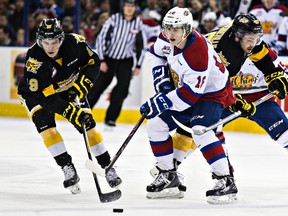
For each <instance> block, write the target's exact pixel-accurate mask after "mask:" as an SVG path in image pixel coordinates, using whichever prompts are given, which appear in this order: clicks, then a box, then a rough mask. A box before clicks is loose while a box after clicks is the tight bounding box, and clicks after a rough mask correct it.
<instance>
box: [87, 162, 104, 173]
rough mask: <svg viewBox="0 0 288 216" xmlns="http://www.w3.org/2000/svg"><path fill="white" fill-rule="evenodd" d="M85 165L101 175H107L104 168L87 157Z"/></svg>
mask: <svg viewBox="0 0 288 216" xmlns="http://www.w3.org/2000/svg"><path fill="white" fill-rule="evenodd" d="M85 167H86V168H87V169H88V170H90V171H91V172H93V173H95V174H97V175H99V176H101V177H105V170H104V169H102V168H101V167H100V166H99V165H97V164H95V163H94V162H93V161H91V160H89V159H87V160H86V162H85Z"/></svg>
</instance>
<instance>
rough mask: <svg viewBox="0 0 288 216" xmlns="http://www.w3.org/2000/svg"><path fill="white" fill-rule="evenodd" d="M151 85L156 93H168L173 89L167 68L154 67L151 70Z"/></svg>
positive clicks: (162, 66)
mask: <svg viewBox="0 0 288 216" xmlns="http://www.w3.org/2000/svg"><path fill="white" fill-rule="evenodd" d="M152 74H153V84H154V89H155V92H156V93H159V92H163V93H164V94H167V93H169V92H170V91H172V90H173V89H174V86H173V84H172V83H171V81H170V76H169V69H168V67H167V66H164V65H161V66H156V67H154V68H153V69H152Z"/></svg>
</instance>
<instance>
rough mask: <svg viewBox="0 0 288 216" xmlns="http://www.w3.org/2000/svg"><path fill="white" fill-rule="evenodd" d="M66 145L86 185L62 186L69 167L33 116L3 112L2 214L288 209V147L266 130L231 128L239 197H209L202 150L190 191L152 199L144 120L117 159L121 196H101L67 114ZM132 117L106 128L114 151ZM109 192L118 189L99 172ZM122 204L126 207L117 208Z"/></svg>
mask: <svg viewBox="0 0 288 216" xmlns="http://www.w3.org/2000/svg"><path fill="white" fill-rule="evenodd" d="M57 126H58V129H59V131H60V133H61V134H62V136H63V138H64V141H65V143H66V147H67V149H68V152H69V153H70V154H71V155H72V157H73V162H74V164H75V166H76V168H77V171H78V174H79V176H80V179H81V180H80V186H81V189H82V193H80V194H78V195H72V194H70V192H69V191H68V190H67V189H64V188H63V186H62V182H63V173H62V171H61V169H60V168H59V167H58V166H57V165H56V163H55V162H54V159H53V158H52V157H51V156H50V154H49V152H48V151H47V150H46V148H45V146H44V144H43V143H42V140H41V137H40V135H39V134H38V133H37V131H36V129H35V128H34V125H33V124H32V122H31V121H30V120H28V119H17V118H3V117H2V118H0V135H1V136H0V137H1V142H0V215H1V216H2V215H3V216H4V215H5V216H16V215H17V216H18V215H19V216H20V215H21V216H34V215H40V216H42V215H43V216H50V215H59V216H74V215H77V216H78V215H79V216H80V215H81V216H86V215H87V216H102V215H103V216H109V215H115V214H121V215H123V216H124V215H131V216H132V215H133V216H142V215H145V216H148V215H149V216H160V215H165V216H170V215H171V216H172V215H179V216H180V215H181V216H186V215H191V216H192V215H194V216H199V215H200V216H202V215H203V216H206V215H207V216H208V215H209V216H210V215H211V216H226V215H227V216H228V215H229V216H240V215H241V216H250V215H251V216H258V215H259V216H278V215H279V216H282V215H283V216H284V215H285V216H286V215H287V214H288V213H287V212H288V174H287V172H288V170H287V164H288V152H287V151H286V150H284V149H282V148H281V147H280V146H279V145H278V144H277V143H276V142H274V141H272V140H271V139H270V137H269V136H268V135H255V134H245V133H226V141H227V147H228V149H229V154H230V160H231V162H232V164H233V165H234V168H235V176H236V184H237V186H238V189H239V193H238V201H237V202H235V203H233V204H229V205H220V206H219V205H210V204H208V203H207V202H206V197H205V192H206V190H209V189H211V188H212V187H213V186H214V182H213V181H212V179H211V177H210V176H211V174H210V168H209V166H208V165H207V164H206V162H205V160H204V159H203V157H202V155H201V154H200V152H199V151H196V152H195V153H194V154H193V155H190V156H189V157H188V158H187V159H186V160H185V161H184V163H183V164H182V165H181V166H180V170H179V171H180V172H181V173H183V174H184V175H185V184H186V186H187V188H188V189H187V192H186V193H185V198H183V199H177V200H167V199H162V200H149V199H147V198H146V197H145V195H146V192H145V188H146V185H147V184H150V183H151V182H152V181H153V179H152V177H150V175H149V170H150V169H151V168H152V167H153V164H154V162H155V161H154V158H153V155H152V152H151V149H150V146H149V144H148V138H147V136H146V131H145V125H142V126H141V127H140V128H139V130H138V131H137V133H136V134H135V136H134V137H133V138H132V140H131V141H130V143H129V144H128V146H127V147H126V149H125V150H124V152H123V153H122V155H121V156H120V158H119V160H118V161H117V162H116V164H115V165H117V171H118V174H119V175H120V177H121V178H122V179H123V184H122V186H121V188H120V189H121V191H122V197H121V198H120V199H119V200H118V201H115V202H111V203H101V202H100V201H99V199H98V195H97V191H96V188H95V184H94V181H93V177H92V174H91V173H90V171H89V170H87V169H86V168H85V165H84V164H85V161H86V159H87V153H86V150H85V144H84V141H83V138H82V135H80V134H79V133H78V132H77V131H76V130H75V129H74V127H73V126H72V125H71V124H70V123H68V122H66V121H58V122H57ZM133 126H134V125H118V126H117V127H116V128H115V130H114V131H113V132H110V131H109V132H108V131H104V130H103V124H101V123H99V124H98V128H99V129H100V130H101V131H102V132H103V136H104V139H105V141H106V145H107V147H108V149H109V151H110V154H111V156H112V157H113V156H114V155H115V153H116V152H117V150H118V149H119V148H120V146H121V145H122V143H123V142H124V140H125V139H126V137H127V136H128V134H129V133H130V131H131V130H132V128H133ZM99 181H100V184H101V187H102V190H103V192H108V191H112V190H113V189H111V188H109V186H108V185H107V183H106V181H105V180H104V179H103V178H102V177H99ZM113 208H123V209H124V212H123V213H113Z"/></svg>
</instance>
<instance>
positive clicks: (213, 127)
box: [172, 92, 274, 135]
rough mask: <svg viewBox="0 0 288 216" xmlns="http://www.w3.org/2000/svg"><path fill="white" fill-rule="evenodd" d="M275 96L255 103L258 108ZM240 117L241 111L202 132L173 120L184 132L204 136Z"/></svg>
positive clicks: (264, 97) (265, 97) (267, 96)
mask: <svg viewBox="0 0 288 216" xmlns="http://www.w3.org/2000/svg"><path fill="white" fill-rule="evenodd" d="M273 96H274V94H273V93H272V92H271V93H269V94H267V95H265V96H263V97H261V98H259V99H258V100H256V101H255V102H254V103H255V105H256V106H258V105H259V104H261V103H263V102H265V101H267V100H269V99H270V98H272V97H273ZM240 115H241V111H240V110H239V111H237V112H235V113H233V114H231V115H229V116H227V117H226V118H224V119H222V120H220V121H218V122H217V123H215V124H213V125H211V126H209V127H206V128H203V129H201V130H192V128H189V127H187V126H185V125H184V124H182V123H181V122H179V121H178V120H177V119H175V118H174V117H173V116H172V119H173V120H174V121H175V123H176V124H177V125H178V126H179V127H181V128H182V129H183V130H185V131H187V132H188V133H191V134H195V135H202V134H204V133H206V132H207V131H210V130H213V129H215V128H217V127H218V126H219V125H222V124H225V123H227V122H230V121H232V120H233V119H235V118H237V117H239V116H240Z"/></svg>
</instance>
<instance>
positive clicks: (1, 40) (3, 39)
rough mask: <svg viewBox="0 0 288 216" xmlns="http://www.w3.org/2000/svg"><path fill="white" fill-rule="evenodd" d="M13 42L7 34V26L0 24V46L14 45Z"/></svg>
mask: <svg viewBox="0 0 288 216" xmlns="http://www.w3.org/2000/svg"><path fill="white" fill-rule="evenodd" d="M15 45H16V44H15V42H13V40H12V39H11V38H10V36H9V30H8V27H7V26H4V25H0V46H15Z"/></svg>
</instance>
